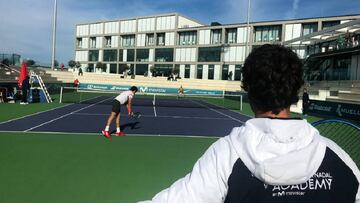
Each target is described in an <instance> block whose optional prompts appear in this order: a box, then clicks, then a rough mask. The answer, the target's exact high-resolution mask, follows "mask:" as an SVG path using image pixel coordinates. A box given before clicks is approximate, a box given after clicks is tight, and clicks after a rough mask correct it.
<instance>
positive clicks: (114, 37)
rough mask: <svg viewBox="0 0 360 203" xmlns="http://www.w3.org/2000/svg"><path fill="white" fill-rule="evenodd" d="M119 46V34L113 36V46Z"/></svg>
mask: <svg viewBox="0 0 360 203" xmlns="http://www.w3.org/2000/svg"><path fill="white" fill-rule="evenodd" d="M118 46H119V36H111V47H114V48H117V47H118Z"/></svg>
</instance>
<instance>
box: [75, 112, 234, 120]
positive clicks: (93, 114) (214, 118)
mask: <svg viewBox="0 0 360 203" xmlns="http://www.w3.org/2000/svg"><path fill="white" fill-rule="evenodd" d="M74 115H85V116H107V115H108V114H103V113H74ZM141 117H147V118H155V117H157V118H174V119H177V118H179V119H184V118H185V119H205V120H233V119H231V118H216V117H198V116H153V115H141Z"/></svg>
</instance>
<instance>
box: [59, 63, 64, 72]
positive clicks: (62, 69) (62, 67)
mask: <svg viewBox="0 0 360 203" xmlns="http://www.w3.org/2000/svg"><path fill="white" fill-rule="evenodd" d="M60 67H61V71H64V64H63V63H62V64H61V65H60Z"/></svg>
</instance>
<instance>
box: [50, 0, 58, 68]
mask: <svg viewBox="0 0 360 203" xmlns="http://www.w3.org/2000/svg"><path fill="white" fill-rule="evenodd" d="M56 17H57V0H55V2H54V19H53V36H52V55H51V69H53V70H54V68H55V44H56Z"/></svg>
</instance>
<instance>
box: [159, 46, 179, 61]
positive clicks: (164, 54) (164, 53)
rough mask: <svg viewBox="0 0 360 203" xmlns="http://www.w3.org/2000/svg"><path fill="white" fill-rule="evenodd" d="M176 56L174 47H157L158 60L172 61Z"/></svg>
mask: <svg viewBox="0 0 360 203" xmlns="http://www.w3.org/2000/svg"><path fill="white" fill-rule="evenodd" d="M173 58H174V49H168V48H166V49H155V61H156V62H172V61H173Z"/></svg>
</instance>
